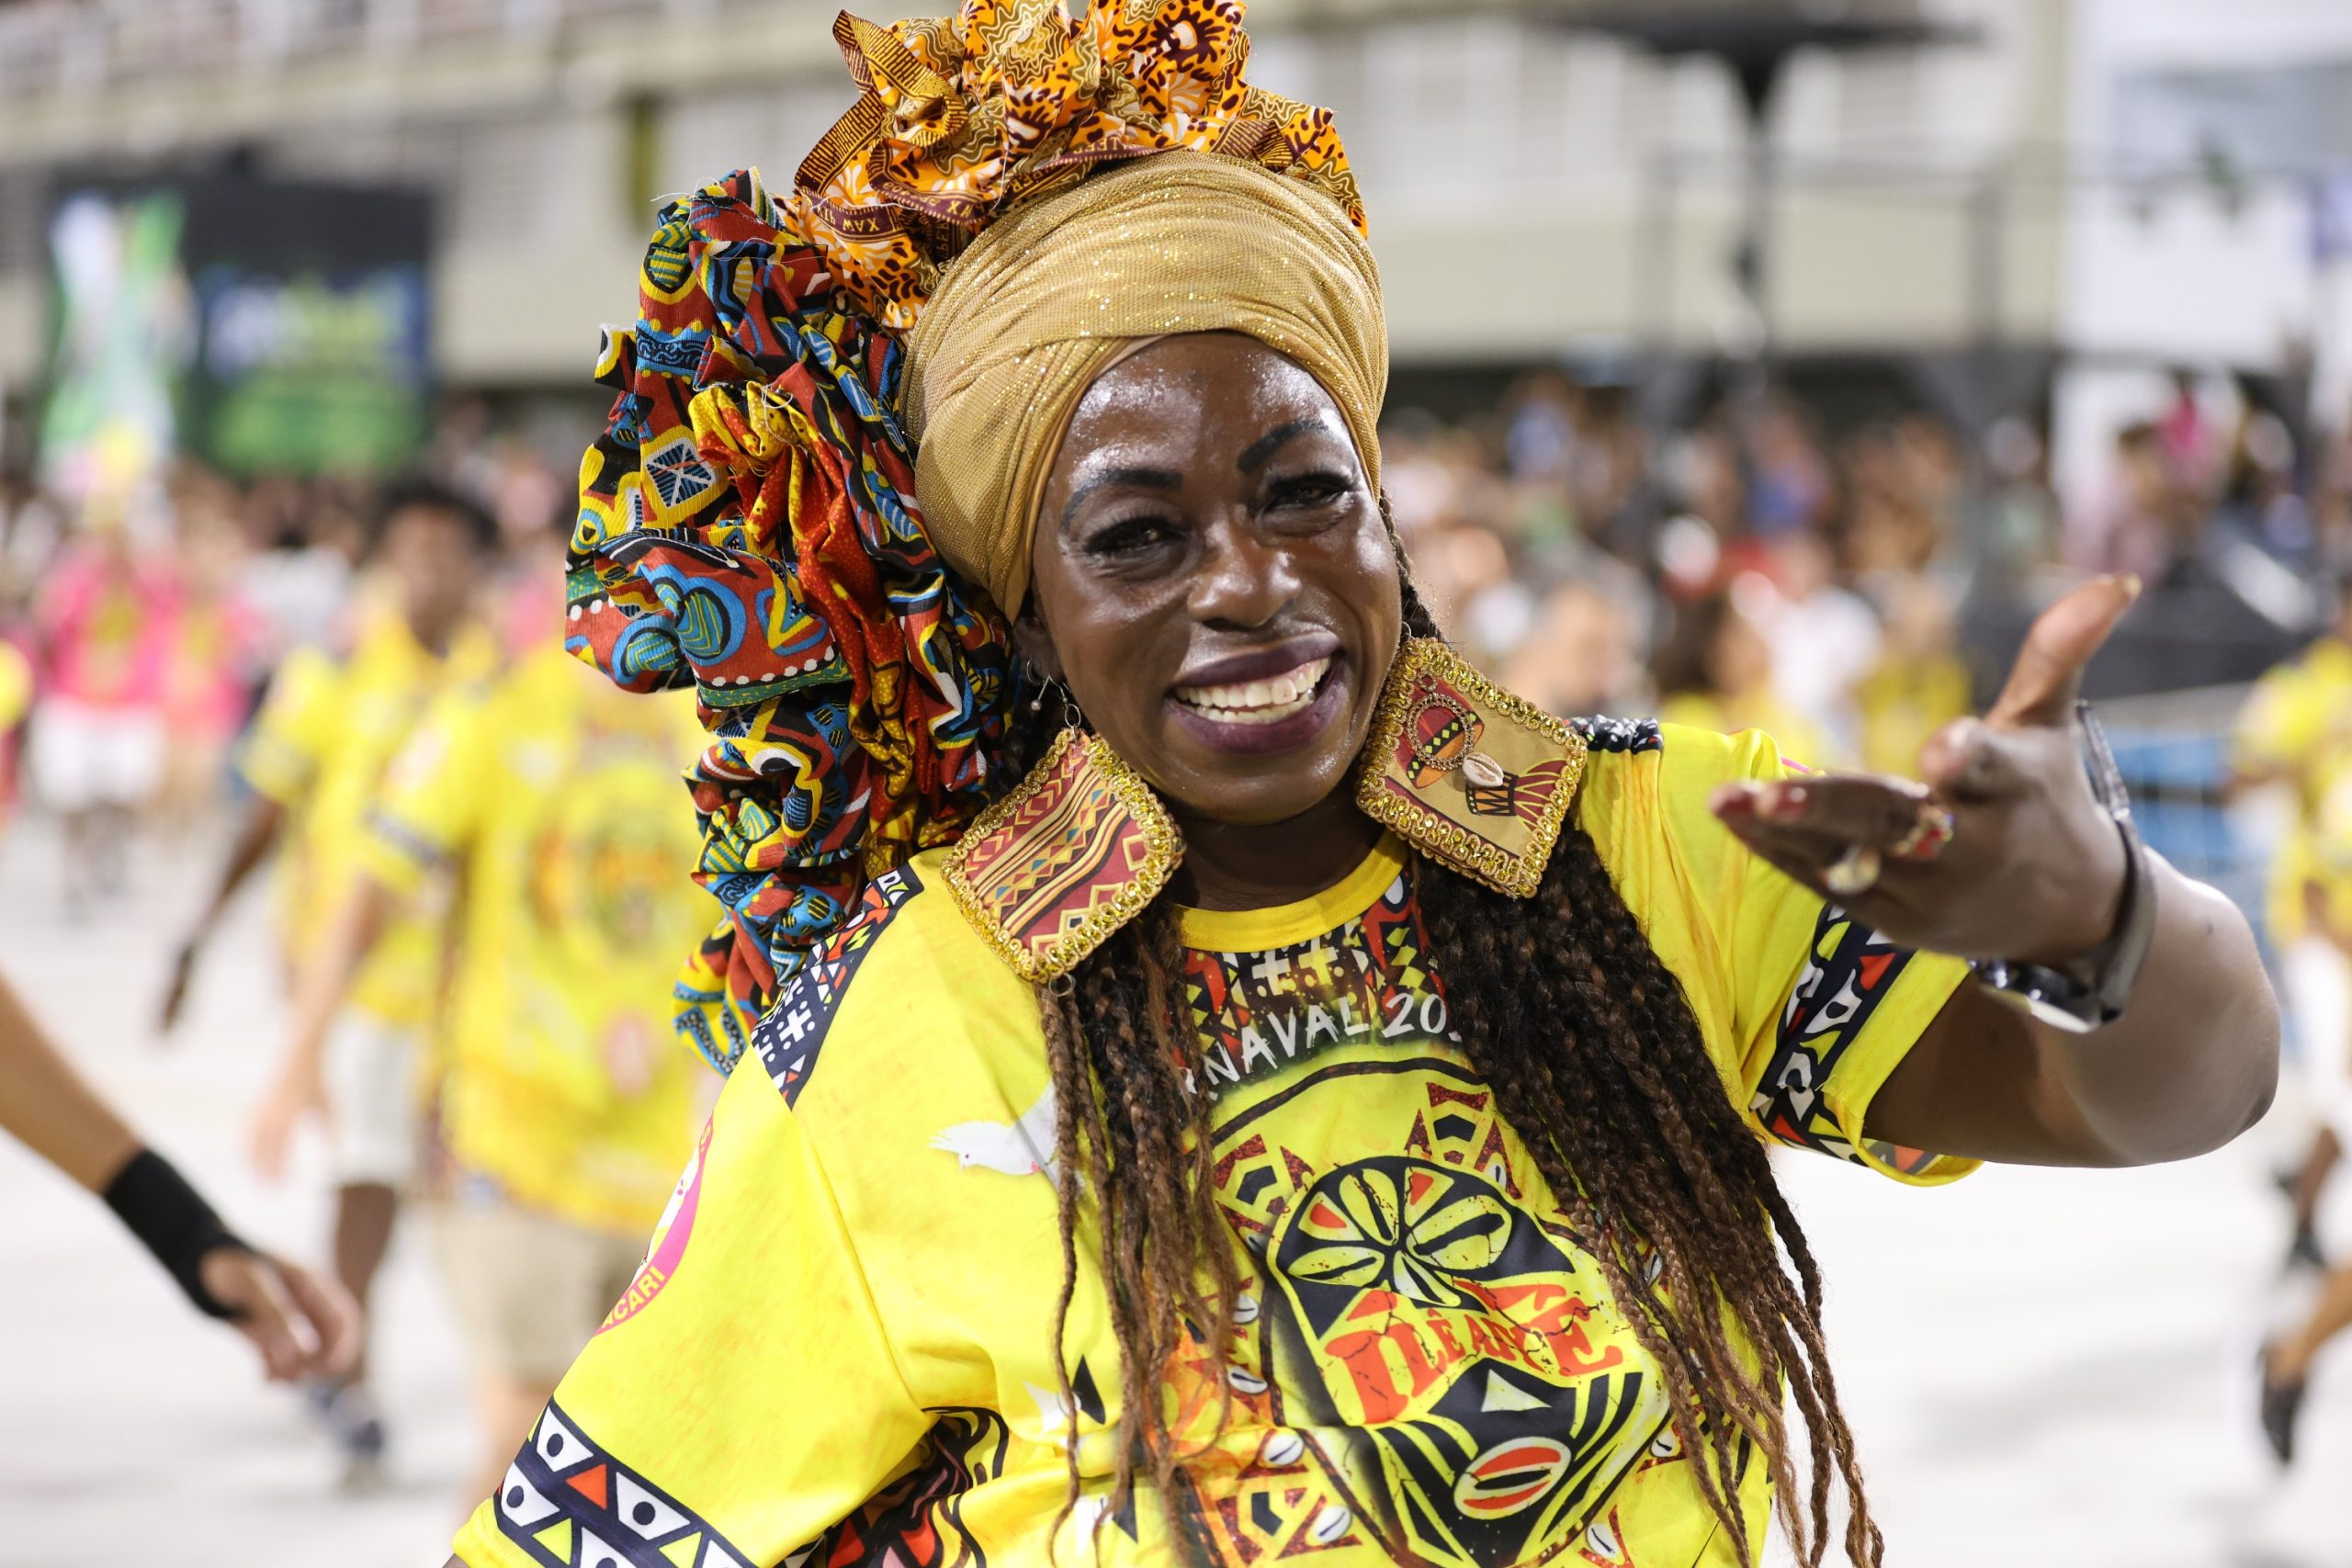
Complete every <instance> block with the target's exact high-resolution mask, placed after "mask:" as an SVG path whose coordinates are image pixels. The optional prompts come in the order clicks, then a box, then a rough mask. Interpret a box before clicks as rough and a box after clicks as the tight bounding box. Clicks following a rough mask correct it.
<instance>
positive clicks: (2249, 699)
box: [2230, 637, 2352, 943]
mask: <svg viewBox="0 0 2352 1568" xmlns="http://www.w3.org/2000/svg"><path fill="white" fill-rule="evenodd" d="M2230 753H2231V756H2230V760H2231V762H2232V765H2233V766H2234V767H2235V768H2236V770H2237V771H2238V772H2239V773H2245V774H2249V775H2253V776H2256V777H2267V776H2271V775H2279V776H2283V777H2284V778H2285V780H2286V781H2287V783H2288V784H2290V786H2291V787H2292V789H2293V790H2294V792H2295V806H2296V816H2295V821H2294V825H2293V827H2292V828H2291V829H2290V830H2289V832H2288V834H2287V836H2286V838H2285V839H2284V840H2282V841H2281V842H2280V843H2279V845H2278V852H2277V859H2276V861H2275V862H2274V863H2273V864H2272V867H2271V876H2270V897H2269V901H2268V907H2267V910H2266V911H2265V923H2266V924H2267V926H2268V927H2269V934H2270V940H2271V941H2273V942H2280V943H2285V942H2293V941H2295V940H2296V939H2298V938H2299V937H2301V936H2302V935H2303V933H2304V931H2305V929H2306V927H2307V926H2308V925H2309V921H2308V919H2306V918H2305V915H2304V909H2303V886H2304V884H2305V883H2307V882H2309V881H2310V880H2311V879H2312V874H2313V865H2312V824H2313V818H2314V816H2315V814H2316V813H2317V811H2318V809H2319V805H2320V800H2321V797H2322V795H2323V794H2324V792H2325V791H2326V789H2327V787H2328V785H2329V784H2330V783H2331V782H2332V781H2333V779H2334V778H2335V774H2336V773H2337V772H2338V771H2339V770H2340V769H2341V768H2342V767H2344V766H2345V765H2346V764H2347V763H2352V643H2346V642H2345V641H2343V640H2342V639H2340V638H2337V637H2322V638H2321V639H2320V640H2319V641H2317V642H2315V643H2313V644H2312V646H2311V647H2310V648H2309V649H2306V650H2305V651H2304V652H2303V653H2302V655H2301V657H2299V658H2296V659H2293V660H2289V661H2288V662H2286V663H2284V664H2280V665H2277V666H2275V667H2273V668H2272V669H2271V670H2269V671H2267V672H2266V673H2265V674H2264V675H2263V677H2262V679H2260V680H2259V681H2256V682H2255V683H2254V689H2253V691H2252V692H2250V693H2248V694H2247V696H2246V701H2245V706H2244V707H2243V708H2241V709H2240V710H2239V711H2238V717H2237V723H2236V726H2235V728H2233V732H2232V734H2231V738H2230Z"/></svg>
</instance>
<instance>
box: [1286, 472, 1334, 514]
mask: <svg viewBox="0 0 2352 1568" xmlns="http://www.w3.org/2000/svg"><path fill="white" fill-rule="evenodd" d="M1354 488H1355V487H1354V486H1353V485H1352V484H1351V483H1349V482H1348V479H1347V477H1346V476H1345V475H1343V474H1299V475H1296V476H1295V477H1293V478H1290V479H1276V480H1275V481H1274V482H1273V484H1272V486H1271V487H1270V494H1269V495H1268V498H1267V499H1268V504H1269V505H1270V506H1271V507H1272V509H1273V510H1276V511H1281V510H1284V509H1291V510H1298V509H1304V508H1307V507H1317V506H1329V504H1330V503H1331V502H1335V501H1338V500H1340V499H1341V498H1343V497H1344V496H1346V495H1347V494H1348V493H1349V492H1350V491H1352V490H1353V489H1354Z"/></svg>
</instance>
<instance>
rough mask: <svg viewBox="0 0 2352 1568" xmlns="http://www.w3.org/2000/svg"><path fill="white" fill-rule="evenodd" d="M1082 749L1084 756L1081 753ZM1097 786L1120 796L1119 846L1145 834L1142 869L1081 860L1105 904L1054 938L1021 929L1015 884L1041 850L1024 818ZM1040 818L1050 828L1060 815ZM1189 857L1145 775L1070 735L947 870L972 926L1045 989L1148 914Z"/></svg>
mask: <svg viewBox="0 0 2352 1568" xmlns="http://www.w3.org/2000/svg"><path fill="white" fill-rule="evenodd" d="M1073 750H1077V751H1080V752H1081V753H1082V755H1080V756H1076V757H1073V756H1072V755H1071V753H1072V751H1073ZM1091 780H1099V781H1100V783H1101V784H1102V785H1103V788H1104V789H1105V790H1106V791H1107V792H1108V794H1109V795H1110V796H1111V803H1110V804H1111V808H1112V809H1115V810H1117V811H1120V812H1123V813H1124V814H1125V818H1127V821H1126V822H1125V824H1124V825H1123V826H1116V827H1114V828H1113V829H1111V830H1112V831H1113V832H1114V842H1116V841H1124V840H1125V839H1126V837H1127V835H1128V834H1129V833H1131V832H1140V833H1141V834H1142V835H1143V840H1144V856H1143V860H1142V863H1141V864H1140V865H1132V866H1128V865H1114V864H1113V863H1111V862H1110V861H1109V860H1107V859H1104V860H1103V861H1100V862H1099V863H1096V864H1094V865H1091V866H1083V865H1078V864H1077V863H1073V865H1072V872H1073V874H1074V876H1075V878H1076V879H1077V880H1078V882H1079V886H1081V887H1083V886H1091V887H1092V888H1093V891H1094V894H1095V896H1096V897H1102V898H1103V901H1102V902H1099V903H1093V904H1092V905H1091V908H1089V909H1088V910H1087V912H1086V913H1085V915H1084V916H1083V917H1082V918H1081V919H1080V920H1079V921H1078V923H1077V924H1076V925H1075V926H1072V927H1067V928H1064V929H1058V930H1056V931H1053V932H1052V934H1051V935H1049V936H1042V937H1041V936H1040V935H1038V934H1035V933H1032V932H1029V931H1023V930H1021V929H1018V928H1016V927H1015V926H1014V924H1013V923H1012V919H1010V916H1011V915H1012V912H1013V911H1014V909H1015V908H1017V906H1018V903H1019V901H1020V898H1021V897H1022V892H1023V890H1022V889H1021V888H1020V887H1019V886H1017V883H1016V880H1015V879H1016V878H1017V877H1018V876H1019V875H1020V874H1021V872H1022V869H1023V861H1024V858H1025V857H1033V856H1034V855H1035V853H1036V852H1037V848H1038V846H1036V845H1035V844H1033V843H1032V842H1031V841H1030V840H1029V837H1028V834H1027V832H1026V830H1025V829H1024V824H1023V819H1024V818H1025V817H1027V816H1028V815H1029V813H1030V812H1031V811H1032V809H1033V807H1035V806H1036V804H1037V802H1038V798H1039V796H1040V795H1046V792H1049V791H1050V792H1053V795H1054V798H1051V799H1049V800H1048V801H1047V812H1048V813H1050V812H1052V811H1053V810H1054V809H1055V808H1056V807H1059V806H1061V805H1063V804H1064V803H1067V802H1071V801H1074V800H1076V799H1078V798H1079V795H1080V792H1081V791H1084V790H1085V789H1087V788H1088V787H1089V786H1090V781H1091ZM1037 820H1038V821H1039V822H1047V821H1050V820H1051V818H1050V816H1049V815H1048V816H1045V817H1040V818H1037ZM1094 827H1095V828H1096V829H1097V833H1096V835H1095V836H1096V837H1097V839H1099V837H1100V832H1101V830H1102V827H1103V825H1102V823H1101V822H1100V820H1099V818H1098V820H1097V822H1096V823H1095V824H1094ZM1083 837H1084V835H1080V838H1083ZM1063 841H1065V842H1067V841H1069V840H1068V839H1067V838H1065V840H1063ZM1183 858H1184V836H1183V833H1182V830H1181V829H1178V828H1177V826H1176V819H1175V818H1172V817H1170V815H1169V814H1168V807H1166V806H1164V805H1162V804H1161V803H1160V799H1159V795H1156V794H1154V793H1153V792H1152V788H1151V786H1150V785H1149V784H1146V783H1145V782H1144V780H1143V775H1142V774H1140V773H1136V771H1135V769H1133V768H1132V767H1130V766H1128V765H1127V763H1126V762H1125V761H1123V760H1121V758H1120V757H1119V756H1118V754H1117V753H1116V752H1114V751H1113V750H1111V748H1110V747H1109V746H1107V745H1105V744H1104V743H1103V741H1102V740H1101V739H1099V738H1097V737H1095V736H1092V735H1089V734H1086V733H1084V732H1082V731H1080V730H1076V729H1066V730H1064V731H1063V732H1062V733H1061V734H1060V735H1059V736H1058V737H1057V738H1056V739H1055V741H1054V744H1053V747H1052V749H1051V750H1048V751H1047V752H1046V756H1045V760H1044V761H1040V762H1039V763H1038V764H1037V765H1036V766H1035V767H1034V768H1032V769H1031V770H1030V771H1029V775H1028V776H1027V777H1026V778H1024V779H1023V780H1022V781H1021V783H1020V784H1018V785H1016V786H1014V788H1013V791H1012V794H1010V795H1006V796H1005V797H1004V798H1003V799H1002V800H1000V801H998V802H997V803H996V804H995V805H993V806H991V807H989V808H988V809H987V810H986V811H983V812H981V813H980V815H979V817H978V819H977V820H976V821H974V822H973V824H972V826H971V828H970V829H968V830H967V832H966V833H965V834H964V836H963V837H962V838H961V839H959V840H956V845H955V847H954V848H952V849H950V850H949V851H948V852H947V854H946V856H945V859H944V871H945V873H946V876H947V886H948V891H949V892H950V893H951V894H952V895H953V896H954V897H955V899H956V907H957V908H960V909H962V910H963V912H964V918H965V919H967V920H969V921H970V922H971V923H972V929H973V930H975V931H978V932H979V933H980V935H981V937H982V938H983V939H985V940H986V941H987V942H988V944H989V946H990V947H992V948H994V949H995V950H996V953H997V955H998V956H999V957H1001V958H1002V959H1003V960H1004V961H1005V962H1006V963H1007V964H1011V965H1012V971H1013V973H1014V974H1016V975H1019V976H1021V977H1022V978H1023V979H1024V980H1026V981H1028V982H1029V983H1030V984H1031V985H1035V986H1042V985H1045V984H1046V983H1047V982H1049V981H1052V980H1054V979H1057V978H1058V977H1059V976H1063V975H1067V974H1069V972H1070V971H1071V970H1072V969H1075V968H1076V967H1078V965H1079V964H1081V963H1083V962H1084V961H1085V959H1086V957H1087V955H1088V954H1090V953H1092V952H1093V951H1094V950H1095V949H1096V948H1098V947H1101V946H1102V945H1103V942H1107V941H1109V940H1110V938H1111V935H1112V933H1113V932H1114V931H1117V930H1118V929H1119V928H1120V927H1122V926H1124V925H1125V924H1126V923H1127V922H1128V921H1130V920H1132V919H1135V918H1136V916H1137V915H1139V914H1141V913H1142V912H1143V910H1144V907H1145V906H1146V905H1148V904H1149V903H1150V902H1151V901H1152V900H1153V899H1154V898H1156V897H1159V893H1160V890H1161V889H1162V888H1164V887H1166V886H1168V881H1169V878H1170V877H1171V876H1173V875H1175V874H1176V867H1177V866H1178V865H1179V864H1180V863H1182V861H1183ZM1106 894H1107V897H1103V896H1104V895H1106Z"/></svg>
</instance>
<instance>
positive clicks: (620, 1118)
mask: <svg viewBox="0 0 2352 1568" xmlns="http://www.w3.org/2000/svg"><path fill="white" fill-rule="evenodd" d="M701 739H702V731H701V728H700V727H699V726H698V725H697V724H696V722H695V713H694V703H693V699H692V698H691V697H688V696H685V695H683V694H671V695H663V696H637V695H631V694H628V693H624V692H621V691H618V690H616V689H615V688H614V687H613V686H612V685H611V684H610V683H609V682H606V681H605V679H604V677H602V676H600V675H598V674H597V673H596V672H595V671H593V670H591V669H589V668H588V667H587V666H585V665H583V664H581V663H579V662H578V661H577V660H573V659H572V658H571V656H570V655H568V654H566V653H564V652H563V651H562V650H561V649H555V648H549V649H547V650H545V651H544V652H540V653H536V654H533V655H531V656H530V657H529V658H527V659H526V660H523V661H522V662H521V663H519V664H517V665H516V666H515V669H514V670H513V671H510V672H509V673H507V674H506V675H504V676H503V677H501V678H499V679H498V680H496V681H494V682H489V683H487V684H485V685H483V686H481V687H479V688H477V689H475V690H472V691H468V692H461V693H456V694H451V695H450V696H448V697H447V698H445V699H444V700H443V701H442V702H441V703H439V704H437V705H435V707H434V708H433V709H432V710H431V711H430V712H429V713H428V714H427V715H426V716H425V718H424V722H423V723H422V724H420V725H419V726H418V728H417V732H416V736H415V739H413V741H412V742H411V743H410V746H409V748H408V750H406V751H404V752H403V753H402V754H401V759H400V761H398V762H397V763H396V764H395V765H394V767H393V771H392V776H391V777H390V780H389V781H388V782H387V785H386V788H385V791H384V794H383V795H382V798H381V799H380V800H379V803H378V805H377V807H376V810H375V811H374V813H373V814H372V815H371V817H370V818H369V835H368V841H367V844H366V847H365V849H364V851H363V855H364V859H365V862H366V863H367V865H368V869H369V870H370V871H371V872H373V873H374V874H376V875H378V876H379V877H381V878H383V879H384V880H385V881H386V882H388V883H390V885H391V886H394V887H398V888H402V889H409V888H414V887H416V886H419V885H421V884H422V883H423V882H424V881H425V880H426V879H427V878H428V877H430V876H431V875H432V874H434V873H435V871H436V870H439V869H441V868H444V867H447V868H448V869H450V870H452V871H453V872H454V873H455V874H456V876H457V880H458V885H459V886H460V887H461V889H462V893H461V896H460V901H459V906H458V940H457V942H456V947H455V953H456V961H457V970H456V974H455V976H454V977H453V980H452V985H451V993H450V1007H449V1016H448V1019H447V1028H446V1031H445V1035H446V1057H445V1060H444V1063H443V1076H442V1118H443V1130H444V1133H445V1135H446V1136H447V1139H448V1143H449V1149H450V1153H451V1154H452V1156H454V1157H455V1158H456V1160H457V1161H458V1164H459V1165H460V1166H461V1167H463V1168H465V1169H467V1170H468V1171H469V1172H472V1173H475V1174H477V1175H481V1176H486V1177H488V1178H490V1179H492V1180H493V1181H495V1182H496V1183H497V1184H498V1186H499V1187H500V1188H501V1189H502V1190H503V1191H504V1192H505V1193H506V1194H507V1195H508V1196H509V1197H511V1198H513V1199H514V1200H515V1201H517V1202H520V1203H523V1204H525V1205H526V1206H528V1207H531V1208H535V1209H538V1210H541V1211H542V1212H545V1213H552V1214H556V1215H559V1216H560V1217H562V1218H564V1219H568V1220H571V1221H573V1222H574V1223H577V1224H583V1225H588V1226H592V1227H594V1228H597V1229H601V1230H607V1231H612V1232H615V1233H620V1234H629V1235H642V1234H644V1232H645V1231H646V1230H647V1229H648V1228H649V1227H650V1226H651V1224H653V1222H654V1220H655V1219H656V1218H657V1217H659V1215H660V1213H661V1212H662V1202H663V1201H664V1200H665V1199H666V1198H667V1197H668V1196H669V1193H670V1189H671V1187H672V1185H673V1182H674V1180H675V1179H676V1177H677V1172H678V1167H679V1165H680V1164H681V1163H682V1162H683V1161H684V1159H685V1157H686V1154H687V1152H688V1150H689V1149H690V1147H691V1146H692V1144H693V1138H694V1110H695V1106H694V1096H693V1089H692V1086H693V1083H694V1081H695V1077H696V1076H697V1074H696V1072H695V1068H694V1066H692V1064H691V1062H690V1060H689V1059H688V1057H687V1056H686V1055H685V1054H684V1052H682V1051H680V1050H679V1049H678V1048H677V1047H676V1046H675V1044H674V1043H673V1042H672V1040H671V1037H670V1029H669V1020H670V1014H671V998H670V987H671V982H672V979H673V975H674V973H675V971H676V968H677V957H678V954H679V953H681V952H682V951H684V950H686V949H688V948H690V947H691V946H692V945H693V944H694V943H695V941H696V940H697V939H699V938H700V937H701V936H702V934H703V933H704V932H705V931H707V930H708V929H709V925H710V917H709V896H708V895H707V894H706V893H704V892H703V891H702V890H701V889H700V888H698V887H696V886H695V885H694V883H693V882H692V881H691V880H690V879H689V878H688V876H687V874H686V872H687V868H689V867H691V866H692V865H693V864H694V863H695V853H696V852H697V850H698V849H699V847H700V839H699V838H698V836H697V835H696V833H695V818H694V812H693V809H692V807H691V806H690V804H689V802H688V801H687V799H686V796H685V790H684V785H683V784H681V783H680V782H679V777H678V774H679V770H680V768H681V767H682V766H684V763H685V762H687V761H690V760H691V759H692V758H693V757H694V755H695V751H696V750H697V749H698V747H699V744H700V742H701Z"/></svg>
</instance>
